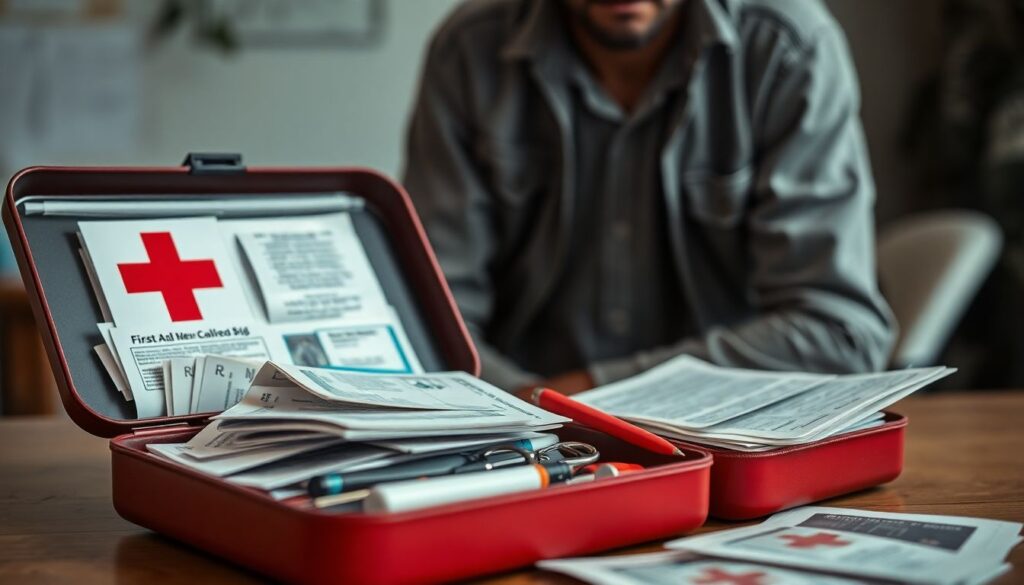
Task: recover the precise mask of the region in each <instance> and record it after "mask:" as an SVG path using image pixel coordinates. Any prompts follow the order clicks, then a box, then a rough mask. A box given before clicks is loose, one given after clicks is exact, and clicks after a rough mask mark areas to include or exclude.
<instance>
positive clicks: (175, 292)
mask: <svg viewBox="0 0 1024 585" xmlns="http://www.w3.org/2000/svg"><path fill="white" fill-rule="evenodd" d="M139 236H140V237H141V238H142V245H143V246H145V248H146V254H147V255H148V256H149V262H141V263H128V264H118V265H117V269H118V270H119V271H120V272H121V280H123V281H124V288H125V290H126V291H127V292H128V293H129V294H134V293H148V292H158V293H160V294H161V295H163V297H164V304H165V305H167V312H168V313H170V315H171V321H196V320H198V319H202V318H203V314H202V313H201V312H200V311H199V303H197V302H196V295H195V289H197V288H221V287H222V286H224V285H223V284H222V283H221V281H220V275H219V274H217V266H216V265H215V264H214V263H213V260H182V259H181V258H179V257H178V249H177V248H176V247H175V246H174V240H173V239H172V238H171V234H170V232H153V233H141V234H139Z"/></svg>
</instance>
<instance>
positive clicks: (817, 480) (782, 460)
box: [700, 413, 907, 520]
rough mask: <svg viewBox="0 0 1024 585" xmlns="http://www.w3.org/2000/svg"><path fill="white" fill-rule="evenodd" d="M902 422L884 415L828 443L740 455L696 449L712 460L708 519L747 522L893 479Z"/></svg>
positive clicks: (899, 457)
mask: <svg viewBox="0 0 1024 585" xmlns="http://www.w3.org/2000/svg"><path fill="white" fill-rule="evenodd" d="M906 427H907V419H906V417H903V416H901V415H898V414H893V413H886V418H885V424H883V425H882V426H879V427H875V428H872V429H865V430H862V431H854V432H851V433H846V434H843V435H838V436H835V437H830V438H828V439H825V440H822V441H818V442H816V443H810V444H807V445H797V446H794V447H784V448H780V449H773V450H771V451H763V452H760V453H741V452H739V451H728V450H725V449H715V448H712V447H706V446H703V445H702V446H700V449H702V450H704V451H707V452H708V453H710V454H711V456H712V457H713V458H714V461H715V463H714V466H712V468H711V509H710V514H711V516H714V517H715V518H720V519H722V520H750V519H753V518H759V517H761V516H767V515H768V514H773V513H775V512H778V511H780V510H785V509H787V508H793V507H795V506H802V505H804V504H809V503H811V502H816V501H818V500H824V499H826V498H831V497H834V496H838V495H842V494H848V493H850V492H855V491H858V490H862V489H865V488H869V487H873V486H876V485H879V484H883V483H886V482H889V481H892V480H894V479H896V478H897V477H898V476H899V474H900V472H901V471H902V470H903V441H904V432H905V430H906Z"/></svg>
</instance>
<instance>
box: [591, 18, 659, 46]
mask: <svg viewBox="0 0 1024 585" xmlns="http://www.w3.org/2000/svg"><path fill="white" fill-rule="evenodd" d="M584 30H585V31H586V33H587V35H588V36H589V37H590V38H591V39H593V40H594V41H595V42H596V43H597V44H599V45H601V46H602V47H604V48H606V49H609V50H612V51H635V50H637V49H642V48H644V47H645V46H647V45H648V44H649V43H650V42H651V41H652V40H654V38H655V37H656V36H657V33H658V31H659V30H660V27H652V29H651V30H648V31H644V32H642V33H638V32H635V31H631V30H616V31H609V30H606V29H604V28H601V27H597V26H594V25H593V24H592V23H589V22H586V23H585V26H584Z"/></svg>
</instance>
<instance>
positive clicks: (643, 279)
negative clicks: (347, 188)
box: [405, 0, 894, 389]
mask: <svg viewBox="0 0 1024 585" xmlns="http://www.w3.org/2000/svg"><path fill="white" fill-rule="evenodd" d="M684 10H685V13H684V24H683V27H682V29H681V31H680V34H679V38H678V42H677V45H676V47H675V48H674V50H673V52H672V53H671V54H670V56H669V58H668V59H666V61H665V63H664V67H662V69H661V71H660V73H659V75H658V78H657V79H656V80H655V82H654V83H653V84H652V85H651V87H650V88H648V90H649V91H648V93H647V95H646V96H645V97H644V99H643V101H642V102H641V103H640V105H639V106H638V107H637V109H636V110H635V111H634V112H633V113H631V114H629V115H628V116H627V115H624V114H622V113H621V112H619V111H618V108H617V106H615V104H614V103H613V102H612V101H611V100H610V99H608V98H607V96H606V95H604V92H603V91H601V89H600V88H599V87H598V86H597V85H596V84H595V83H593V80H592V79H590V77H589V76H588V75H586V69H585V68H584V67H583V66H582V65H580V64H579V62H578V59H576V58H574V57H573V56H572V52H571V45H569V44H567V34H568V33H567V30H566V28H565V26H564V23H563V22H562V20H561V15H560V12H559V10H558V3H557V2H555V1H553V0H473V1H470V2H466V3H465V4H463V5H462V6H460V8H459V9H457V10H456V12H455V13H454V14H453V15H452V16H451V17H450V18H449V19H448V21H447V22H446V23H445V24H444V25H443V26H442V27H441V29H440V30H439V31H438V33H437V34H436V35H435V38H434V40H433V42H432V44H431V48H430V51H429V54H428V57H427V61H426V64H425V66H424V70H423V77H422V81H421V87H420V93H419V96H418V99H417V103H416V107H415V110H414V112H413V116H412V119H411V123H410V128H409V140H408V153H407V168H406V172H405V184H406V186H407V188H408V189H409V192H410V194H411V195H412V197H413V200H414V202H415V204H416V206H417V210H418V211H419V213H420V215H421V217H422V219H423V223H424V225H425V227H426V229H427V233H428V235H429V237H430V241H431V243H432V245H433V247H434V249H435V251H436V253H437V256H438V259H439V261H440V263H441V266H442V268H443V269H444V271H445V275H446V277H447V279H448V282H449V285H450V286H451V288H452V292H453V294H454V295H455V298H456V301H457V302H458V304H459V308H460V310H461V311H462V314H463V316H464V318H465V320H466V322H467V325H468V326H469V328H470V332H471V333H472V335H473V336H474V340H475V341H476V344H477V347H478V350H479V352H480V354H481V358H482V364H483V372H482V375H483V377H484V378H485V379H487V380H489V381H492V382H494V383H496V384H498V385H500V386H503V387H506V388H510V389H511V388H515V387H518V386H520V385H523V384H526V383H529V382H531V381H533V380H535V379H536V378H537V377H538V376H542V375H551V374H556V373H560V372H561V371H564V370H569V369H573V368H577V367H586V368H587V369H588V370H589V371H590V372H591V374H592V375H593V376H594V378H595V380H596V381H597V382H599V383H605V382H609V381H613V380H616V379H619V378H622V377H625V376H628V375H632V374H635V373H638V372H640V371H642V370H644V369H647V368H649V367H651V366H653V365H656V364H658V363H660V362H662V361H664V360H666V359H669V358H671V357H673V356H676V355H679V354H684V353H685V354H690V355H695V356H697V357H700V358H703V359H706V360H709V361H712V362H714V363H719V364H723V365H729V366H738V367H752V368H767V369H794V370H808V371H828V372H847V371H870V370H874V369H878V368H880V367H882V366H884V364H885V362H886V358H887V356H888V351H889V348H890V346H891V343H892V340H893V334H894V331H893V322H892V319H891V315H890V313H889V310H888V307H887V306H886V304H885V302H884V301H883V300H882V298H881V296H880V294H879V292H878V287H877V283H876V279H875V268H874V236H873V230H872V223H873V217H872V207H873V200H874V185H873V183H872V180H871V173H870V170H869V166H868V160H867V154H866V152H865V148H864V142H863V136H862V132H861V128H860V123H859V120H858V109H859V94H858V90H857V82H856V76H855V74H854V71H853V68H852V64H851V63H850V60H849V55H848V52H847V48H846V45H845V42H844V40H843V37H842V34H841V32H840V31H839V29H838V26H837V25H836V24H835V22H834V21H833V19H832V18H831V16H830V15H828V13H827V11H826V10H825V9H824V8H823V7H822V6H821V4H820V3H819V2H818V1H816V0H686V3H685V4H684Z"/></svg>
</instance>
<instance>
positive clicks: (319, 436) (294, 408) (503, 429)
mask: <svg viewBox="0 0 1024 585" xmlns="http://www.w3.org/2000/svg"><path fill="white" fill-rule="evenodd" d="M565 422H568V419H566V418H563V417H560V416H556V415H553V414H551V413H549V412H547V411H545V410H542V409H540V408H537V407H535V406H533V405H531V404H528V403H526V402H523V401H522V400H519V399H518V398H516V397H515V396H513V395H511V394H508V393H507V392H505V391H503V390H501V389H499V388H496V387H494V386H491V385H490V384H487V383H486V382H483V381H481V380H478V379H476V378H474V377H472V376H470V375H469V374H466V373H464V372H440V373H432V374H422V375H402V376H391V375H383V374H376V375H366V374H353V373H348V372H342V371H338V370H331V369H323V368H308V367H302V366H290V365H286V364H276V363H272V362H271V363H267V364H266V365H265V366H263V367H262V368H261V369H260V370H259V372H258V373H257V374H256V375H255V378H254V380H253V382H252V385H251V386H250V388H249V390H248V391H247V392H246V393H245V396H244V397H243V398H242V400H241V401H240V402H239V403H238V404H236V405H234V406H233V407H231V408H229V409H228V410H226V411H225V412H223V413H221V414H220V415H218V416H216V417H214V421H213V422H212V423H211V424H209V425H208V426H207V427H206V428H204V429H203V430H202V431H200V432H199V433H198V434H197V435H196V436H195V437H193V438H192V440H190V441H189V442H188V443H184V444H151V445H149V446H148V447H149V449H150V451H152V452H154V453H156V454H158V455H161V456H163V457H166V458H169V459H171V460H173V461H176V462H178V463H180V464H182V465H186V466H188V467H190V468H192V469H196V470H198V471H202V472H204V473H209V474H212V475H216V476H219V477H225V478H227V479H228V480H229V481H233V482H235V483H239V484H242V485H246V486H251V487H256V488H260V489H264V490H268V491H271V493H272V494H273V495H275V496H276V497H286V496H290V495H295V494H298V493H302V490H301V488H300V487H298V486H299V485H300V484H301V482H303V481H305V480H308V479H309V478H311V477H313V476H316V475H320V474H324V473H334V472H339V471H353V470H357V469H365V468H367V467H371V466H381V465H390V464H394V463H400V462H402V461H405V460H407V459H410V458H415V457H422V456H425V455H432V454H438V453H443V452H462V451H465V450H467V449H473V448H477V447H480V446H485V445H494V444H501V443H506V444H507V443H509V442H514V441H517V440H521V439H530V440H535V441H536V440H538V439H540V438H542V437H547V438H550V440H549V441H548V443H553V442H554V441H555V440H557V439H556V438H555V437H554V436H553V435H541V434H538V433H537V431H544V430H551V429H554V428H558V427H559V426H561V425H562V424H563V423H565Z"/></svg>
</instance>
